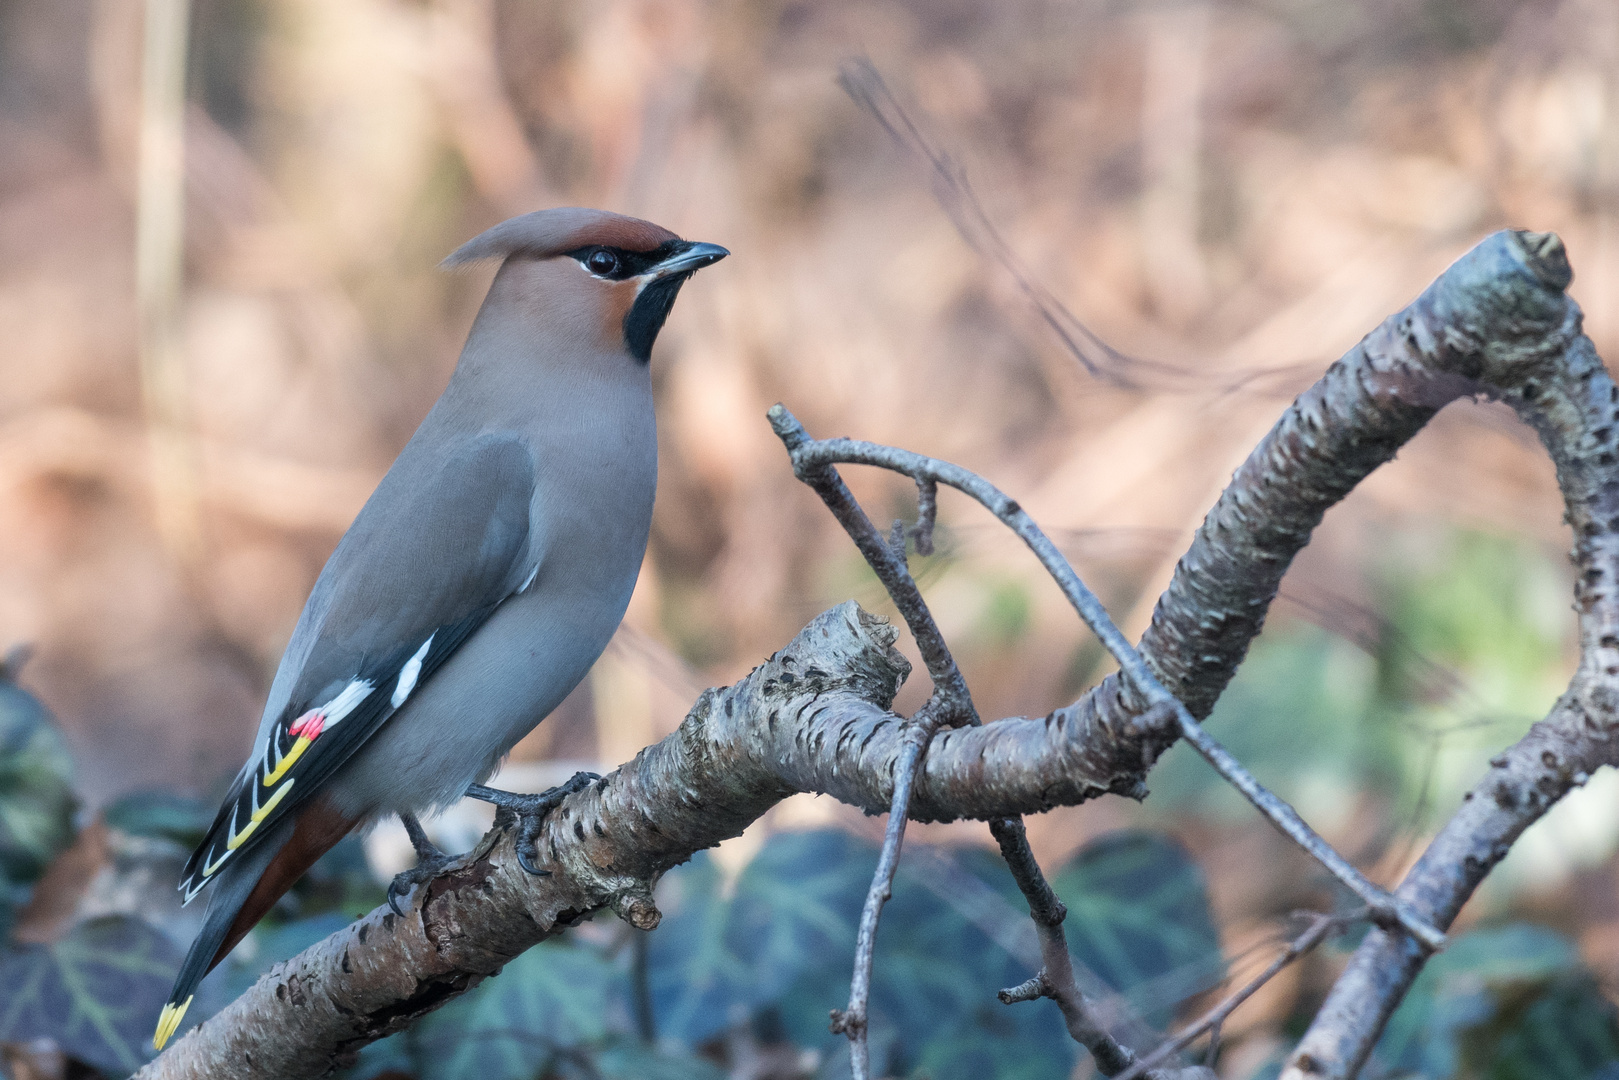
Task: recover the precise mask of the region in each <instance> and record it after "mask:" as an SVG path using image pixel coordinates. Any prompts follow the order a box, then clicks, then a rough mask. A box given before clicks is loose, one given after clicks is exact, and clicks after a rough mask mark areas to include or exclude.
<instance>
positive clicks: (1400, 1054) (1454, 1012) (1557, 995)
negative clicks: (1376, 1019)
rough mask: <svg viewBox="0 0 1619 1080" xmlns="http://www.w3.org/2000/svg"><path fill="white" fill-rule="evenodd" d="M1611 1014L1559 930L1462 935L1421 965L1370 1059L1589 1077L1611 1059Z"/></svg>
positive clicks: (1521, 1076)
mask: <svg viewBox="0 0 1619 1080" xmlns="http://www.w3.org/2000/svg"><path fill="white" fill-rule="evenodd" d="M1616 1019H1619V1013H1616V1011H1615V1009H1614V1006H1613V1004H1612V1003H1611V1002H1609V1001H1607V1000H1606V999H1605V998H1604V997H1603V996H1602V993H1601V991H1600V988H1599V987H1598V986H1597V985H1596V980H1595V979H1594V978H1593V977H1592V975H1591V973H1590V971H1589V970H1587V969H1586V967H1585V966H1584V964H1582V963H1581V962H1580V955H1579V950H1578V949H1577V948H1576V947H1575V945H1574V943H1573V942H1572V941H1570V940H1569V939H1568V938H1566V937H1564V936H1563V935H1561V934H1558V933H1556V932H1554V931H1552V930H1548V929H1546V928H1544V927H1539V926H1533V925H1530V924H1527V923H1517V924H1511V925H1506V926H1502V927H1498V928H1494V929H1488V930H1476V931H1473V932H1472V933H1467V934H1460V935H1458V936H1457V937H1456V938H1455V939H1454V940H1453V941H1452V943H1451V945H1450V946H1449V947H1448V948H1447V949H1446V950H1445V951H1444V952H1442V953H1440V954H1439V955H1438V956H1436V957H1434V958H1433V959H1432V960H1430V961H1429V962H1428V965H1427V967H1425V968H1424V969H1423V972H1422V974H1421V975H1420V976H1418V978H1417V981H1416V983H1415V985H1413V986H1412V987H1411V991H1410V993H1409V994H1407V995H1406V999H1405V1001H1404V1002H1403V1003H1402V1004H1401V1006H1400V1008H1399V1009H1398V1010H1396V1011H1395V1013H1394V1016H1393V1017H1392V1018H1391V1019H1390V1021H1389V1025H1388V1028H1387V1030H1386V1031H1385V1032H1384V1035H1383V1038H1382V1040H1381V1041H1380V1042H1379V1043H1378V1046H1377V1058H1378V1060H1379V1061H1380V1062H1381V1063H1382V1064H1383V1065H1384V1066H1385V1067H1387V1068H1388V1069H1390V1070H1392V1071H1393V1072H1394V1073H1395V1074H1396V1075H1410V1076H1432V1077H1451V1076H1477V1077H1483V1078H1488V1080H1589V1078H1590V1077H1593V1076H1595V1075H1596V1074H1597V1072H1598V1071H1599V1070H1600V1069H1601V1068H1602V1067H1603V1066H1604V1065H1607V1064H1609V1063H1611V1062H1614V1061H1616V1060H1619V1023H1616Z"/></svg>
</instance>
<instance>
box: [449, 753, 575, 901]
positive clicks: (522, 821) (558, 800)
mask: <svg viewBox="0 0 1619 1080" xmlns="http://www.w3.org/2000/svg"><path fill="white" fill-rule="evenodd" d="M600 779H601V777H599V776H597V775H596V774H595V773H589V772H577V773H574V774H573V777H572V778H571V779H570V780H569V781H568V782H567V783H566V784H562V785H560V786H559V787H554V788H552V789H551V790H549V791H542V792H540V793H539V794H538V795H520V794H518V793H517V792H514V791H499V790H496V789H495V788H489V787H484V786H483V785H482V784H473V785H472V786H471V787H469V788H467V797H468V798H472V799H480V800H482V801H483V802H487V803H494V804H495V806H497V807H499V808H500V809H499V811H498V812H497V813H496V815H495V821H496V823H497V824H498V823H499V821H500V817H501V814H511V815H512V816H513V817H515V818H516V819H517V864H518V865H519V866H521V867H522V868H523V869H524V870H525V871H527V872H528V873H530V874H533V875H535V876H536V877H545V876H546V875H547V874H549V873H550V871H549V870H541V869H540V868H539V867H538V866H536V865H535V864H534V858H533V856H534V854H536V853H537V852H538V850H539V842H540V827H541V826H543V825H544V824H545V818H546V815H548V814H549V813H550V812H551V811H553V810H555V809H556V808H557V807H558V806H560V805H562V800H563V799H566V798H567V797H568V796H569V795H572V794H573V793H574V792H576V791H583V790H584V789H585V788H587V787H589V786H590V785H591V784H594V783H595V782H596V781H597V780H600Z"/></svg>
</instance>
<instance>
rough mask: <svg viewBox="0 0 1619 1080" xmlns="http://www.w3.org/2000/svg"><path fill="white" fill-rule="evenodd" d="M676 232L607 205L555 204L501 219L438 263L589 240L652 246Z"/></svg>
mask: <svg viewBox="0 0 1619 1080" xmlns="http://www.w3.org/2000/svg"><path fill="white" fill-rule="evenodd" d="M679 239H680V237H678V236H676V235H675V234H674V233H672V232H670V231H669V230H668V229H665V228H664V227H663V226H661V225H654V224H652V222H650V221H642V220H641V219H640V218H632V217H625V216H624V215H623V214H614V213H610V212H608V211H606V210H588V209H585V208H584V207H579V206H559V207H556V208H554V209H551V210H536V211H534V212H533V213H532V214H524V215H522V216H521V217H514V218H510V219H508V220H506V221H502V222H501V223H500V224H499V225H496V226H495V227H494V228H492V229H488V230H486V231H484V232H482V233H479V234H478V235H477V236H474V237H473V238H472V239H471V240H468V241H467V242H466V243H464V244H462V245H461V246H460V247H458V248H456V249H455V250H454V251H452V252H451V253H450V254H449V256H448V257H447V258H446V259H445V260H444V262H442V263H441V264H440V265H441V266H444V267H446V268H449V267H455V266H464V265H465V264H467V263H470V262H476V261H478V260H479V259H504V258H507V257H509V256H512V255H525V256H528V257H530V258H536V259H547V258H550V257H552V256H554V255H561V254H563V253H564V252H569V251H576V250H578V249H579V248H582V247H586V246H588V245H591V244H601V245H603V246H605V247H616V248H623V249H624V250H626V251H651V250H653V249H654V248H656V247H658V246H659V245H661V244H665V243H667V242H669V241H670V240H679Z"/></svg>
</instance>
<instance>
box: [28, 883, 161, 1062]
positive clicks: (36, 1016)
mask: <svg viewBox="0 0 1619 1080" xmlns="http://www.w3.org/2000/svg"><path fill="white" fill-rule="evenodd" d="M179 970H180V954H179V951H178V950H177V949H176V948H175V947H174V944H173V943H172V942H170V941H169V940H168V939H167V938H166V937H164V936H163V935H162V934H160V933H158V932H157V931H156V930H153V929H152V928H151V927H149V926H147V925H146V924H145V923H144V922H142V921H141V920H140V919H136V918H131V917H129V916H124V915H112V916H107V917H105V918H100V919H92V920H91V921H89V922H85V923H81V924H80V925H79V926H76V927H74V929H73V930H72V931H71V932H70V933H69V934H68V935H67V936H66V937H64V938H63V939H62V940H60V941H58V942H56V943H54V944H51V945H22V946H14V947H12V948H10V949H8V950H6V951H5V952H0V987H4V994H3V996H0V1040H10V1041H16V1042H28V1041H31V1040H34V1039H39V1038H49V1039H52V1040H54V1041H55V1042H56V1044H57V1045H58V1046H60V1047H61V1048H62V1050H63V1051H64V1052H66V1053H67V1054H68V1055H69V1056H71V1057H73V1058H75V1059H77V1060H79V1061H82V1062H84V1063H86V1064H88V1065H92V1066H94V1067H96V1068H98V1069H100V1070H102V1071H103V1072H105V1073H106V1074H107V1075H109V1076H124V1075H127V1074H128V1073H130V1072H133V1071H134V1070H135V1069H137V1068H139V1067H140V1065H141V1064H142V1063H143V1062H144V1061H145V1060H146V1059H147V1058H148V1057H149V1056H150V1055H151V1043H152V1023H153V1017H155V1016H156V1015H157V1011H158V1009H160V1008H161V1007H162V1005H163V1002H164V1000H165V999H166V998H167V997H168V994H169V988H170V986H171V985H173V982H174V976H175V974H176V973H177V972H178V971H179Z"/></svg>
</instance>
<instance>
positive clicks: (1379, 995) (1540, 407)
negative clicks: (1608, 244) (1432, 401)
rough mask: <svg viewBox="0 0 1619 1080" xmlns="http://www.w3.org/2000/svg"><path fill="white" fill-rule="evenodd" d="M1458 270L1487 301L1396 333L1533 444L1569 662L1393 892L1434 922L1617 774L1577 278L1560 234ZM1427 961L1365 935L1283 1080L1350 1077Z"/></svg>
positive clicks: (1601, 519) (1606, 528) (1593, 404)
mask: <svg viewBox="0 0 1619 1080" xmlns="http://www.w3.org/2000/svg"><path fill="white" fill-rule="evenodd" d="M1458 270H1461V271H1462V272H1463V273H1465V274H1466V275H1467V276H1469V277H1471V278H1473V279H1476V280H1480V281H1484V280H1488V278H1493V279H1494V283H1493V285H1492V286H1491V288H1490V290H1489V293H1488V294H1486V295H1482V296H1480V297H1479V299H1480V300H1483V301H1488V302H1489V306H1484V304H1476V305H1473V306H1463V305H1461V304H1459V303H1458V302H1457V300H1458V298H1456V297H1451V296H1447V295H1445V294H1443V293H1441V292H1439V291H1438V287H1437V283H1436V285H1435V286H1434V287H1431V288H1430V289H1429V290H1428V291H1427V292H1426V293H1424V294H1423V296H1422V297H1421V298H1420V299H1419V300H1418V301H1417V303H1416V304H1414V305H1413V312H1414V315H1413V317H1412V318H1411V320H1410V329H1409V330H1408V331H1406V338H1407V341H1408V343H1409V344H1408V346H1407V348H1408V349H1409V352H1410V353H1411V354H1412V371H1411V375H1410V379H1411V381H1412V382H1413V383H1418V384H1420V383H1424V382H1425V383H1427V384H1428V385H1430V386H1433V385H1443V384H1444V382H1445V381H1446V380H1449V379H1453V378H1454V377H1456V376H1457V375H1461V376H1463V377H1465V378H1467V379H1470V380H1473V381H1472V382H1471V383H1469V384H1468V386H1469V388H1470V390H1471V392H1476V393H1481V394H1487V395H1489V396H1491V397H1493V398H1496V399H1498V400H1501V401H1504V402H1506V403H1507V404H1508V405H1510V406H1512V408H1513V409H1514V410H1515V411H1516V412H1517V413H1518V416H1519V417H1520V418H1521V419H1522V420H1523V421H1524V422H1525V423H1526V424H1528V425H1529V426H1530V427H1532V428H1534V430H1535V432H1536V433H1537V434H1538V435H1539V436H1540V439H1541V442H1542V444H1543V445H1544V446H1545V447H1546V450H1547V453H1548V454H1549V455H1550V456H1551V459H1552V462H1553V464H1555V465H1556V468H1557V481H1558V485H1559V486H1560V487H1561V488H1562V492H1563V499H1564V506H1565V519H1566V520H1567V521H1568V523H1569V525H1570V527H1571V528H1572V530H1573V533H1574V549H1573V552H1572V558H1573V562H1574V567H1575V571H1576V578H1575V588H1574V600H1575V604H1574V607H1575V610H1576V611H1577V612H1578V613H1579V630H1580V662H1579V666H1578V668H1577V669H1576V670H1575V673H1574V676H1573V678H1572V679H1571V680H1570V682H1569V686H1568V689H1567V690H1566V691H1564V693H1563V695H1562V697H1561V698H1559V699H1558V701H1557V703H1556V705H1554V706H1553V707H1552V710H1551V712H1550V714H1549V715H1548V716H1547V717H1546V718H1545V719H1544V720H1542V721H1540V722H1539V723H1537V724H1536V725H1535V726H1534V727H1533V728H1531V729H1530V730H1529V732H1528V734H1526V735H1525V736H1524V737H1523V738H1522V739H1520V740H1519V741H1518V742H1517V743H1516V744H1515V745H1513V746H1512V747H1511V748H1509V749H1508V750H1506V751H1504V752H1503V753H1501V754H1499V755H1497V756H1496V757H1495V758H1493V759H1492V760H1491V762H1490V771H1489V773H1488V774H1487V775H1486V776H1485V777H1484V778H1483V779H1481V780H1480V781H1479V782H1478V783H1477V784H1476V785H1475V786H1474V787H1473V789H1472V790H1471V791H1469V792H1468V793H1467V795H1466V796H1465V801H1464V802H1463V804H1462V807H1461V809H1460V810H1458V811H1457V813H1456V814H1455V816H1454V817H1452V818H1451V820H1450V821H1448V822H1447V823H1446V824H1445V826H1444V827H1443V828H1442V829H1440V831H1439V833H1438V835H1437V836H1435V838H1434V840H1433V841H1432V843H1430V844H1429V846H1428V849H1427V850H1426V851H1425V852H1424V853H1423V855H1422V858H1421V859H1419V860H1418V861H1417V863H1416V865H1415V866H1413V867H1412V868H1411V871H1410V872H1409V873H1408V874H1407V875H1406V878H1405V881H1404V882H1402V883H1401V885H1400V887H1399V889H1398V890H1397V891H1396V895H1398V896H1400V897H1402V898H1403V899H1405V900H1406V901H1407V902H1408V903H1410V904H1412V905H1413V906H1414V907H1415V908H1416V909H1417V910H1419V911H1421V912H1424V913H1425V914H1427V915H1428V916H1429V917H1430V918H1432V919H1433V920H1434V921H1435V922H1437V923H1438V924H1439V925H1440V926H1448V925H1449V924H1450V922H1451V920H1453V919H1454V918H1455V917H1456V915H1457V913H1458V912H1460V911H1461V908H1462V905H1463V904H1464V903H1466V902H1467V899H1468V897H1470V896H1471V895H1472V894H1473V890H1474V889H1476V888H1477V887H1478V885H1479V883H1480V882H1481V881H1483V879H1484V877H1485V875H1486V874H1488V873H1489V872H1490V870H1491V869H1492V868H1493V867H1494V866H1495V865H1496V864H1497V863H1498V862H1500V861H1501V859H1502V858H1504V857H1505V856H1506V853H1507V851H1508V850H1509V849H1510V848H1511V846H1512V844H1513V842H1514V841H1516V840H1517V838H1518V837H1519V836H1520V835H1521V834H1522V833H1523V831H1524V830H1525V829H1526V828H1528V827H1529V826H1530V825H1531V824H1533V823H1534V822H1535V821H1537V820H1539V819H1540V817H1541V816H1542V815H1544V814H1545V813H1546V811H1547V810H1549V809H1550V808H1551V807H1552V805H1553V804H1554V803H1556V802H1557V800H1558V799H1560V798H1562V797H1563V796H1564V795H1566V794H1567V793H1568V792H1569V791H1570V790H1571V789H1572V788H1574V787H1577V786H1579V785H1581V784H1583V783H1585V781H1586V779H1587V778H1588V777H1589V776H1590V774H1591V773H1593V772H1595V771H1596V770H1597V769H1598V768H1599V767H1601V766H1603V765H1612V764H1616V763H1619V740H1615V739H1614V737H1613V736H1614V731H1615V721H1616V711H1619V686H1616V676H1619V590H1616V587H1615V586H1616V581H1619V473H1616V470H1615V467H1614V466H1615V463H1616V462H1619V438H1616V436H1615V431H1616V425H1619V387H1616V386H1615V385H1614V382H1613V380H1612V379H1611V378H1610V377H1609V375H1608V372H1607V371H1606V369H1605V368H1604V367H1603V365H1602V361H1601V359H1600V358H1599V357H1598V356H1597V354H1596V349H1595V347H1594V346H1593V345H1592V344H1591V341H1590V339H1589V338H1587V337H1586V336H1585V335H1584V334H1583V333H1582V332H1581V329H1580V320H1581V316H1580V310H1579V306H1578V305H1577V304H1575V303H1574V301H1573V300H1571V299H1569V298H1568V297H1567V296H1565V295H1564V294H1563V289H1564V288H1566V287H1567V285H1568V282H1569V280H1570V278H1571V276H1572V274H1571V271H1570V270H1569V266H1568V261H1567V258H1566V256H1565V255H1564V252H1563V247H1562V243H1561V242H1560V241H1559V240H1558V239H1557V237H1555V236H1553V235H1551V234H1536V233H1505V234H1503V233H1498V234H1496V235H1495V236H1494V237H1491V238H1490V239H1489V240H1487V241H1485V243H1484V244H1481V245H1480V246H1479V247H1478V248H1475V249H1474V250H1473V252H1471V253H1469V254H1468V255H1467V256H1465V257H1464V258H1463V259H1462V261H1461V262H1460V263H1458V264H1457V266H1456V267H1454V268H1452V270H1451V271H1449V272H1447V275H1446V276H1447V277H1450V276H1452V275H1455V274H1457V272H1458ZM1486 275H1488V278H1487V277H1486ZM1443 280H1444V279H1441V281H1443ZM1480 292H1481V293H1482V292H1483V290H1480ZM1399 329H1401V328H1399V327H1391V326H1390V324H1388V323H1385V324H1384V326H1383V327H1382V328H1381V329H1380V330H1379V331H1378V332H1377V333H1375V334H1374V335H1372V337H1371V338H1369V339H1368V346H1369V348H1368V350H1367V354H1368V355H1370V351H1371V348H1388V347H1390V344H1392V345H1394V346H1396V347H1397V346H1398V342H1393V343H1391V342H1390V339H1391V338H1392V337H1393V334H1394V332H1395V331H1396V330H1399ZM1417 365H1422V366H1421V367H1418V366H1417ZM1423 960H1424V957H1422V956H1419V955H1413V953H1412V952H1411V950H1410V949H1409V948H1408V947H1407V946H1406V945H1405V944H1404V943H1402V942H1401V941H1399V940H1397V939H1394V938H1391V937H1390V936H1389V935H1387V934H1385V933H1383V932H1381V931H1378V930H1373V931H1372V932H1371V933H1370V934H1368V935H1367V937H1366V939H1365V940H1364V941H1363V942H1362V943H1361V946H1360V948H1359V949H1357V950H1356V952H1355V955H1354V957H1353V959H1352V960H1351V961H1350V964H1349V967H1348V968H1347V969H1346V970H1345V971H1344V973H1343V975H1342V976H1341V977H1340V978H1339V980H1338V983H1337V984H1336V985H1335V986H1334V987H1333V990H1332V992H1331V994H1330V995H1329V996H1328V998H1327V1001H1326V1002H1325V1004H1324V1005H1323V1006H1322V1008H1321V1011H1320V1012H1319V1013H1318V1014H1317V1016H1316V1018H1315V1021H1314V1022H1313V1023H1312V1024H1311V1026H1310V1029H1309V1031H1307V1032H1306V1033H1305V1036H1304V1038H1303V1040H1301V1041H1300V1043H1299V1046H1298V1048H1297V1049H1296V1050H1295V1052H1294V1055H1293V1057H1292V1058H1291V1060H1290V1061H1289V1064H1288V1068H1287V1070H1286V1072H1285V1073H1284V1077H1286V1078H1287V1080H1305V1078H1307V1077H1333V1078H1348V1077H1352V1076H1354V1075H1355V1074H1356V1073H1357V1072H1358V1071H1359V1070H1360V1067H1361V1065H1362V1064H1364V1063H1365V1061H1366V1059H1367V1057H1368V1056H1369V1055H1370V1054H1371V1051H1372V1047H1373V1046H1374V1045H1375V1044H1376V1042H1377V1038H1378V1036H1379V1035H1380V1034H1381V1033H1382V1030H1383V1026H1384V1024H1385V1023H1387V1021H1388V1018H1389V1016H1390V1015H1392V1013H1393V1012H1394V1009H1395V1007H1396V1006H1397V1005H1398V1004H1399V1002H1400V1000H1401V999H1402V998H1403V997H1404V995H1405V992H1406V991H1407V990H1408V989H1410V986H1411V983H1412V982H1413V981H1414V980H1415V979H1416V976H1417V973H1418V972H1419V971H1420V970H1421V968H1422V964H1423Z"/></svg>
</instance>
